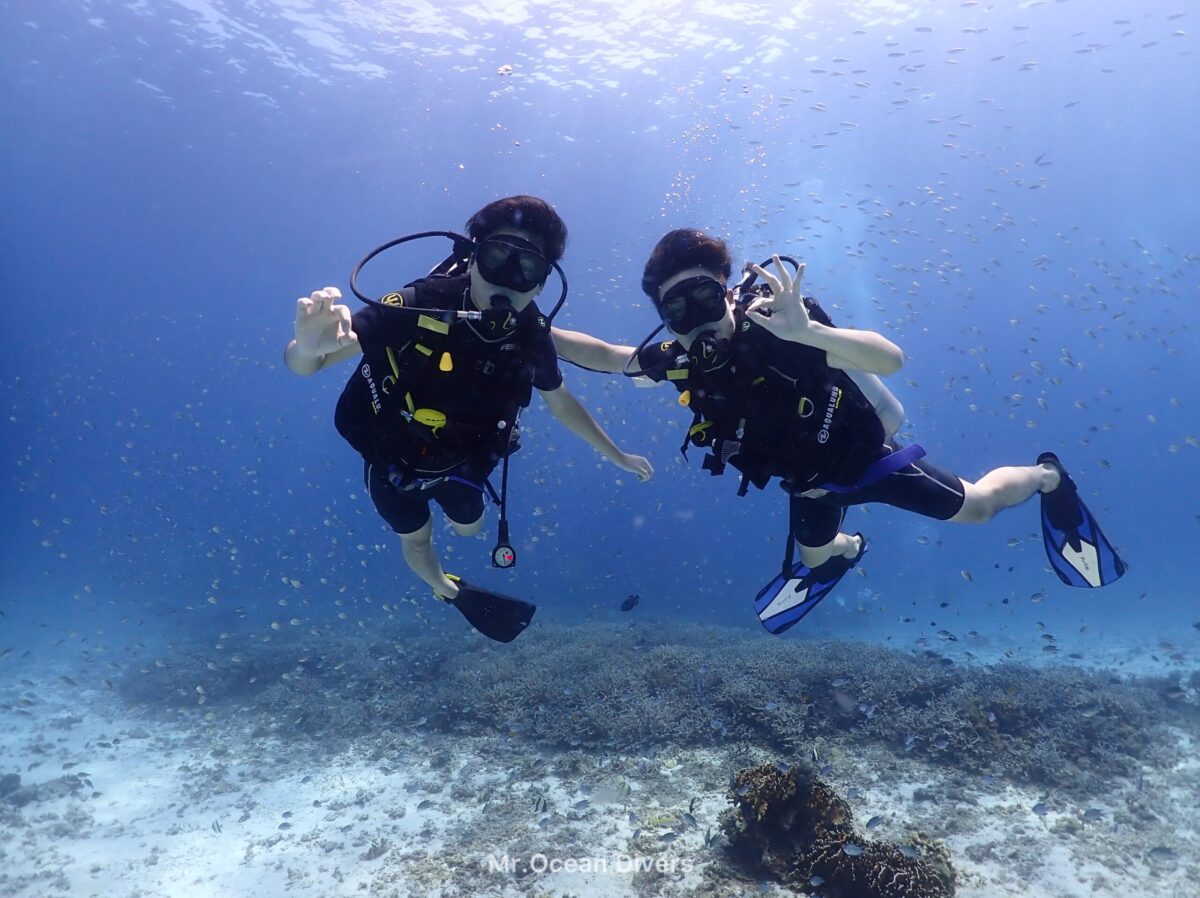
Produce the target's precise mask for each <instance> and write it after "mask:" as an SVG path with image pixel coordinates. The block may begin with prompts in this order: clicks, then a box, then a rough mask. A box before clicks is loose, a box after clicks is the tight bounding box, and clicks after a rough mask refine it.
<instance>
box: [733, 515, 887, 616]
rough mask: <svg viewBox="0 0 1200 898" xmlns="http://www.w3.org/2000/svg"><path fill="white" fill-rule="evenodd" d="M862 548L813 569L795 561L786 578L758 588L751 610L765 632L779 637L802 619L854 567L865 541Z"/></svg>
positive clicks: (776, 579) (781, 575)
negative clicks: (845, 556) (852, 554)
mask: <svg viewBox="0 0 1200 898" xmlns="http://www.w3.org/2000/svg"><path fill="white" fill-rule="evenodd" d="M860 536H861V534H860ZM862 545H863V547H862V550H861V551H860V552H859V553H858V555H857V556H855V557H854V558H830V559H829V560H828V561H826V562H825V563H824V564H821V565H818V566H817V567H816V568H815V569H814V568H810V567H808V566H807V565H805V564H801V563H799V562H797V563H795V564H793V565H792V567H791V570H790V571H788V572H787V574H786V575H785V574H783V573H780V574H777V575H776V576H775V578H774V579H773V580H772V581H771V582H770V583H768V584H767V585H766V586H764V587H763V588H762V589H760V590H759V591H758V595H756V596H755V597H754V611H755V613H756V614H757V615H758V619H759V621H760V622H761V623H762V625H763V627H765V628H766V630H767V632H768V633H772V634H779V633H782V632H784V631H785V630H787V629H788V628H789V627H792V626H794V625H795V624H798V623H799V622H800V621H801V620H803V619H804V616H805V615H806V614H808V612H810V611H812V610H813V609H814V608H816V607H817V605H818V604H820V602H821V600H822V599H824V598H825V597H826V596H827V595H829V593H830V592H832V591H833V588H834V587H835V586H837V585H838V582H839V581H840V580H841V579H842V577H844V576H846V572H847V571H849V570H850V569H851V568H852V567H854V565H856V564H858V561H859V559H860V558H862V556H863V552H865V551H866V548H867V543H866V540H863V544H862Z"/></svg>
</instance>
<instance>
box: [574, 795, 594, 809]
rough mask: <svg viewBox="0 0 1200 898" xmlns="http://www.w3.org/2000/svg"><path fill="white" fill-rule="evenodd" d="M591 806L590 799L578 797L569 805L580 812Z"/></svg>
mask: <svg viewBox="0 0 1200 898" xmlns="http://www.w3.org/2000/svg"><path fill="white" fill-rule="evenodd" d="M591 806H592V803H591V802H590V801H588V800H587V799H586V798H581V799H579V801H577V802H575V804H573V805H571V808H572V809H573V810H576V811H580V812H582V811H586V810H587V809H588V808H590V807H591Z"/></svg>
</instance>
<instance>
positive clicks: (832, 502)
mask: <svg viewBox="0 0 1200 898" xmlns="http://www.w3.org/2000/svg"><path fill="white" fill-rule="evenodd" d="M965 501H966V494H965V493H964V492H963V485H962V481H961V480H960V479H959V478H958V476H957V475H955V474H952V473H950V472H949V471H947V470H946V469H945V468H940V467H938V466H937V465H935V464H933V463H932V462H930V461H929V460H928V458H919V459H917V460H916V461H915V462H913V463H912V464H911V465H908V466H907V467H904V468H901V469H900V470H899V471H896V472H894V473H892V474H889V475H888V476H887V477H884V478H883V479H882V480H879V481H877V482H875V483H873V484H871V485H870V486H866V487H863V488H862V489H859V490H855V491H854V492H852V493H826V494H825V495H824V496H821V497H820V498H816V499H811V498H806V497H804V496H793V497H792V503H791V521H792V524H791V526H792V534H793V535H794V536H795V538H796V542H798V543H799V544H800V545H802V546H809V547H811V548H818V547H820V546H824V545H827V544H828V543H829V542H830V541H831V540H832V539H833V538H834V537H835V536H837V534H838V530H839V529H840V528H841V526H842V519H843V518H845V516H846V509H847V508H848V507H850V506H851V505H866V504H868V503H870V502H881V503H883V504H884V505H892V506H894V507H896V508H903V509H904V510H905V511H913V512H916V513H917V514H919V515H924V516H925V517H927V518H936V519H937V520H939V521H948V520H949V519H950V518H952V517H954V516H955V515H956V514H958V512H959V509H961V508H962V507H963V502H965Z"/></svg>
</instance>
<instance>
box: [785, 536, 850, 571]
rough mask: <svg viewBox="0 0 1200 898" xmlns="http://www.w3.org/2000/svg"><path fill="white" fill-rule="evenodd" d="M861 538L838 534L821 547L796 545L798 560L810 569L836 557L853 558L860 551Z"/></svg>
mask: <svg viewBox="0 0 1200 898" xmlns="http://www.w3.org/2000/svg"><path fill="white" fill-rule="evenodd" d="M862 539H863V538H862V537H861V536H858V535H856V534H853V533H840V532H839V533H838V535H837V536H835V537H834V538H833V539H832V540H830V541H829V542H828V543H826V544H825V545H823V546H806V545H804V544H802V543H797V545H798V546H799V547H800V560H801V561H803V562H804V563H805V564H806V565H808V566H809V567H810V568H815V567H818V566H820V565H822V564H824V563H825V562H826V561H828V560H829V559H830V558H834V557H836V556H838V555H840V556H843V557H845V558H854V557H855V556H856V555H858V553H859V551H860V550H861V549H862Z"/></svg>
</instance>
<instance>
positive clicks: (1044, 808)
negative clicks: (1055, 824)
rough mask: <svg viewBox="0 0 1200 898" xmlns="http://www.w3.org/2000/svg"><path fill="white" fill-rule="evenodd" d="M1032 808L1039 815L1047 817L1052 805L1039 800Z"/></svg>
mask: <svg viewBox="0 0 1200 898" xmlns="http://www.w3.org/2000/svg"><path fill="white" fill-rule="evenodd" d="M1030 810H1032V811H1033V812H1034V813H1035V814H1037V815H1038V816H1039V817H1045V816H1046V815H1047V814H1049V813H1050V805H1048V804H1046V803H1045V802H1042V801H1039V802H1038V803H1037V804H1035V805H1034V806H1033V807H1032V808H1031V809H1030Z"/></svg>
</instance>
